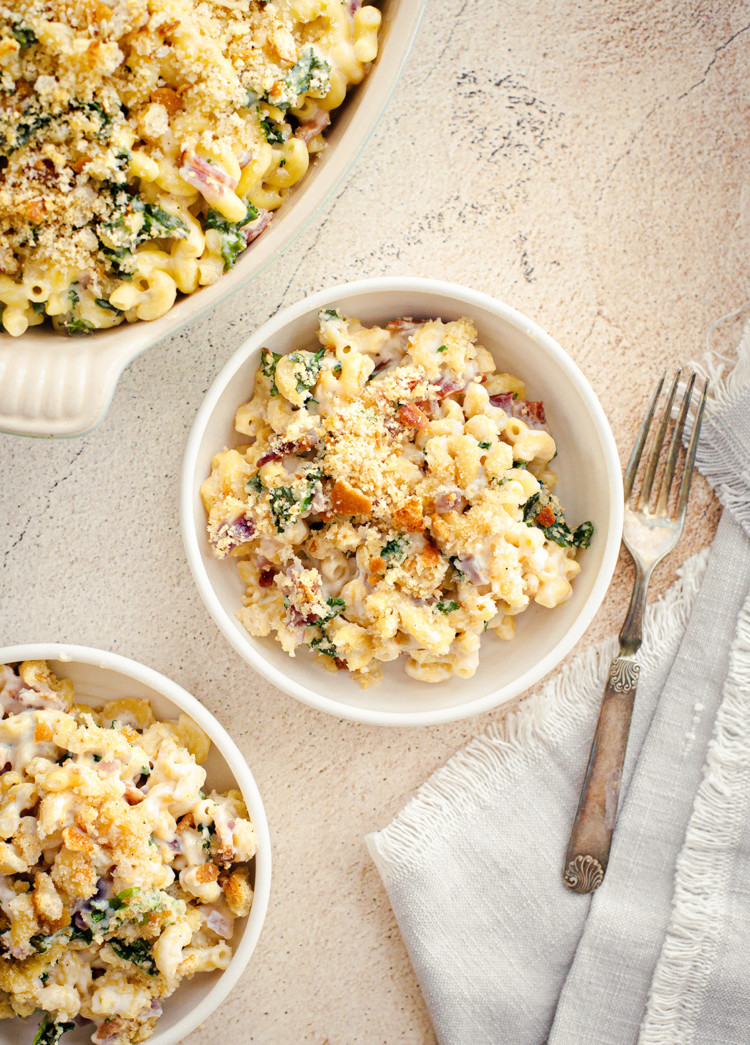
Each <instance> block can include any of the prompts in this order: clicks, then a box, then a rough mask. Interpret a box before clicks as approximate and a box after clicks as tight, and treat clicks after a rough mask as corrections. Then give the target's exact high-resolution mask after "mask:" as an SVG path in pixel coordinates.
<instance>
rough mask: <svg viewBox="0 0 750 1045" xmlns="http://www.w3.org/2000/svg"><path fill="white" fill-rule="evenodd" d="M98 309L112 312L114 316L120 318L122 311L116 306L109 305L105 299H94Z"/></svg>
mask: <svg viewBox="0 0 750 1045" xmlns="http://www.w3.org/2000/svg"><path fill="white" fill-rule="evenodd" d="M94 300H95V301H96V303H97V305H98V306H99V308H106V309H107V310H108V311H109V312H114V313H115V315H117V316H121V315H122V309H121V308H118V307H117V305H111V304H110V303H109V301H107V299H106V298H94Z"/></svg>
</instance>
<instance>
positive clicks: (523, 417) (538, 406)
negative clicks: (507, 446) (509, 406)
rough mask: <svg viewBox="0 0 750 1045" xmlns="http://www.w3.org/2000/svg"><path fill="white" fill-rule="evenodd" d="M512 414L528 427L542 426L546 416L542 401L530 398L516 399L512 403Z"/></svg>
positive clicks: (545, 421)
mask: <svg viewBox="0 0 750 1045" xmlns="http://www.w3.org/2000/svg"><path fill="white" fill-rule="evenodd" d="M513 416H514V417H517V418H518V419H519V420H520V421H525V422H526V424H527V425H528V426H529V428H544V426H545V424H546V423H547V418H546V416H545V413H544V403H542V402H539V401H537V402H533V401H531V400H528V399H527V400H524V399H521V400H517V401H516V402H515V403H514V404H513Z"/></svg>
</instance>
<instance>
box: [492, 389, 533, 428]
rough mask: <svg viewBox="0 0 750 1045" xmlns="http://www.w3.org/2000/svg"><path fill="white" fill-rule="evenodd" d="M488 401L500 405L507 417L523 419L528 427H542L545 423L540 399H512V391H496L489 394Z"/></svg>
mask: <svg viewBox="0 0 750 1045" xmlns="http://www.w3.org/2000/svg"><path fill="white" fill-rule="evenodd" d="M490 403H491V404H492V405H493V406H498V407H500V409H501V410H504V411H505V413H506V414H508V416H509V417H517V418H518V419H519V421H525V422H526V424H527V425H528V426H529V428H543V427H544V426H545V424H546V423H547V419H546V416H545V413H544V403H543V402H541V400H528V399H514V398H513V393H512V392H498V393H497V394H496V395H493V396H490Z"/></svg>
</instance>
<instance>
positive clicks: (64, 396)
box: [0, 0, 424, 436]
mask: <svg viewBox="0 0 750 1045" xmlns="http://www.w3.org/2000/svg"><path fill="white" fill-rule="evenodd" d="M379 6H380V9H381V11H382V14H383V24H382V29H381V32H380V49H379V54H378V57H377V59H376V60H375V62H374V63H373V66H372V68H371V69H370V71H369V72H368V74H367V76H366V77H365V79H364V81H363V82H362V83H361V84H360V85H359V86H358V87H356V88H354V89H352V91H351V95H350V96H349V97H348V98H347V100H346V101H345V102H344V104H343V105H342V106H341V108H340V109H338V110H336V112H335V113H334V116H333V122H332V125H331V128H330V130H329V131H328V133H327V134H326V141H327V142H328V148H326V149H325V151H324V152H323V153H322V155H321V156H320V157H319V158H318V159H317V160H316V162H315V163H314V164H312V166H311V169H310V170H309V172H308V174H307V176H306V177H305V178H304V179H303V180H302V181H301V182H300V183H299V184H298V185H297V186H296V187H295V188H294V189H293V190H292V191H291V192H290V194H289V196H288V197H287V200H286V201H285V203H284V205H283V206H282V207H281V208H280V210H279V211H278V212H277V213H276V214H275V216H274V218H273V221H272V222H271V225H270V227H269V228H268V230H267V231H266V232H264V233H263V235H262V236H260V237H259V238H258V239H257V240H256V241H255V242H254V243H252V244H251V246H250V248H249V250H247V252H246V253H245V254H244V255H243V256H242V257H241V258H240V259H239V261H238V262H237V264H236V265H235V267H234V268H233V269H232V270H231V271H230V272H227V273H225V274H224V276H223V277H222V278H221V279H220V280H219V281H218V282H217V283H215V284H213V285H212V286H209V287H203V288H202V289H200V290H198V291H196V292H195V293H194V294H190V295H188V296H187V297H184V298H182V299H181V300H179V301H178V302H177V304H175V306H174V307H173V308H172V309H170V311H169V312H167V313H166V315H164V316H162V317H161V318H159V319H156V320H153V321H152V322H138V323H124V324H122V326H119V327H115V328H113V329H112V330H107V331H101V332H98V333H96V334H93V335H92V336H90V337H86V338H70V337H66V336H65V335H64V334H59V333H57V332H55V331H53V330H52V329H47V328H44V329H43V328H40V327H33V328H31V329H29V330H28V331H27V332H26V333H25V334H23V335H22V336H21V337H20V338H12V337H11V336H10V335H9V334H4V333H3V334H0V431H2V432H7V433H10V434H13V435H32V436H75V435H83V434H85V433H86V432H88V431H90V430H91V429H92V428H94V427H95V426H96V425H97V424H98V423H99V422H100V421H101V419H102V417H103V416H104V414H105V413H106V411H107V408H108V406H109V403H110V400H111V399H112V395H113V393H114V390H115V386H116V385H117V381H118V378H119V376H120V374H121V373H122V371H123V369H124V368H125V367H126V366H127V364H128V363H130V362H131V360H133V359H134V358H135V357H136V356H137V355H139V354H140V353H141V352H143V351H144V350H145V349H147V348H149V347H150V346H151V345H154V344H156V342H157V341H161V339H162V338H164V337H167V336H168V335H169V334H174V333H175V331H177V330H178V329H179V328H180V327H183V326H184V325H185V324H186V323H189V322H191V320H193V319H195V318H196V317H197V316H199V315H201V314H202V313H204V312H206V311H208V310H209V309H212V308H214V307H215V306H216V305H217V304H218V303H219V302H220V301H222V300H223V299H224V298H226V297H228V296H229V295H230V294H232V293H233V292H234V291H235V290H238V289H239V288H240V287H242V286H244V285H245V284H246V283H247V282H248V281H249V280H251V279H252V278H253V277H254V276H256V275H257V274H258V273H259V272H261V271H262V270H263V269H265V268H266V267H267V266H268V265H270V264H271V262H272V261H274V260H275V259H276V258H277V257H278V256H279V255H280V254H281V252H282V251H283V250H284V249H285V248H286V247H288V246H289V244H290V243H291V242H292V241H293V240H294V239H295V238H296V237H297V236H298V235H299V234H300V233H301V232H302V231H303V229H304V228H305V227H306V225H307V224H308V222H310V221H311V220H312V218H313V217H314V216H315V215H316V214H317V212H318V210H319V209H320V208H321V207H322V206H323V204H324V203H325V201H326V200H327V199H328V198H329V197H330V196H331V195H332V193H333V191H334V189H335V188H336V186H337V185H338V184H339V183H340V182H341V181H342V180H343V178H344V176H345V175H346V173H347V171H348V170H349V168H350V167H351V166H352V164H353V163H354V161H355V160H356V158H357V156H358V155H359V153H360V151H361V149H362V148H363V147H364V145H365V143H366V141H367V139H368V138H369V136H370V134H371V133H372V131H373V130H374V128H375V124H376V123H377V120H378V118H379V117H380V115H381V113H382V112H383V110H384V109H385V106H386V104H387V102H388V99H389V98H390V95H391V92H392V91H393V88H394V87H395V85H396V82H397V80H398V77H399V75H400V73H401V70H402V68H403V66H404V63H405V62H406V59H407V57H408V54H409V51H410V49H411V45H412V43H413V41H414V37H415V35H416V32H417V29H418V27H419V22H420V19H421V16H422V11H423V9H424V0H383V2H382V4H380V5H379Z"/></svg>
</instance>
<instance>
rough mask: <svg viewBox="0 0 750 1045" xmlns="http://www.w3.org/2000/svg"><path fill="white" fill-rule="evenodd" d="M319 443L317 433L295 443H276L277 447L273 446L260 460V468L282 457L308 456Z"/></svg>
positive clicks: (258, 463)
mask: <svg viewBox="0 0 750 1045" xmlns="http://www.w3.org/2000/svg"><path fill="white" fill-rule="evenodd" d="M317 441H318V437H317V435H316V434H315V432H307V433H306V434H305V435H303V436H302V438H301V439H296V440H294V441H293V442H281V443H276V445H275V446H272V447H271V449H270V450H267V451H266V452H265V453H264V454H261V456H260V457H259V458H258V461H257V465H258V468H262V466H263V465H264V464H268V462H269V461H278V460H279V459H280V458H281V457H287V456H288V455H289V454H295V455H297V456H299V455H300V454H306V453H308V452H309V451H310V450H312V449H313V447H314V446H315V445H316V443H317Z"/></svg>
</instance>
